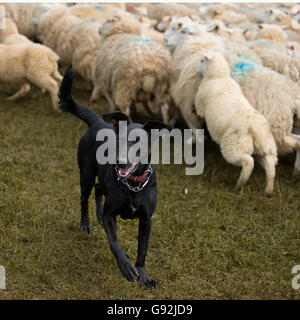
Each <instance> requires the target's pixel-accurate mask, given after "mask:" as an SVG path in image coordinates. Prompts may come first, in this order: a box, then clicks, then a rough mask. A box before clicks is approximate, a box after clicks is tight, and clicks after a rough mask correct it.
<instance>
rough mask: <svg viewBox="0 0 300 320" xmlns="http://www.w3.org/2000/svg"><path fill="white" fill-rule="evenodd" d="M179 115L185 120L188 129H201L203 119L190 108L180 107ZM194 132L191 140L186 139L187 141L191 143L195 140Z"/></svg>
mask: <svg viewBox="0 0 300 320" xmlns="http://www.w3.org/2000/svg"><path fill="white" fill-rule="evenodd" d="M180 111H181V115H182V117H183V119H184V120H185V122H186V124H187V125H188V127H189V128H190V129H193V130H194V129H201V128H202V126H203V124H204V119H202V118H200V117H199V116H198V115H197V114H196V113H195V112H193V110H191V108H188V110H187V108H180ZM195 136H196V135H195V133H194V134H193V137H192V140H190V141H187V143H189V144H192V143H193V142H195V138H194V137H195Z"/></svg>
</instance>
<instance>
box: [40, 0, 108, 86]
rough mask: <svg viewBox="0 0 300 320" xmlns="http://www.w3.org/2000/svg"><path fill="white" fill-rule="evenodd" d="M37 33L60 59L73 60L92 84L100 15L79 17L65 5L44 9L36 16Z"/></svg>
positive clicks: (75, 68)
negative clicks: (98, 17)
mask: <svg viewBox="0 0 300 320" xmlns="http://www.w3.org/2000/svg"><path fill="white" fill-rule="evenodd" d="M35 23H36V25H37V30H36V35H37V37H38V39H39V40H40V41H41V42H42V43H43V44H45V45H46V46H48V47H50V48H51V49H53V50H54V51H55V52H56V53H57V54H58V55H59V57H60V63H61V64H62V65H65V66H68V65H70V64H72V65H73V66H74V70H75V72H77V73H78V74H79V75H81V76H82V77H83V79H85V80H86V81H88V82H89V83H91V84H92V82H93V68H94V63H95V59H96V56H97V51H98V48H99V44H100V40H101V37H100V35H99V33H98V29H99V27H100V26H101V24H102V23H101V22H100V21H99V20H97V19H84V20H82V19H80V18H78V17H76V16H74V15H73V14H71V13H70V12H69V8H68V7H66V6H64V5H56V6H53V7H51V8H48V9H46V10H45V9H43V11H42V12H40V13H38V14H37V16H36V18H35Z"/></svg>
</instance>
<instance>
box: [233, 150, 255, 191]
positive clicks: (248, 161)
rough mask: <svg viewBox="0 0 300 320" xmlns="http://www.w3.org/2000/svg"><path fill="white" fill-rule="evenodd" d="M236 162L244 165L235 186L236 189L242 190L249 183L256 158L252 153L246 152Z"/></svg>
mask: <svg viewBox="0 0 300 320" xmlns="http://www.w3.org/2000/svg"><path fill="white" fill-rule="evenodd" d="M236 164H237V165H240V166H241V167H242V171H241V174H240V177H239V180H238V182H237V184H236V187H235V189H236V190H240V189H241V188H242V187H243V186H244V185H245V184H246V183H247V181H248V180H249V178H250V176H251V174H252V171H253V169H254V159H253V158H252V157H251V156H250V155H248V154H245V155H244V156H243V157H242V158H241V159H240V161H238V162H237V163H236Z"/></svg>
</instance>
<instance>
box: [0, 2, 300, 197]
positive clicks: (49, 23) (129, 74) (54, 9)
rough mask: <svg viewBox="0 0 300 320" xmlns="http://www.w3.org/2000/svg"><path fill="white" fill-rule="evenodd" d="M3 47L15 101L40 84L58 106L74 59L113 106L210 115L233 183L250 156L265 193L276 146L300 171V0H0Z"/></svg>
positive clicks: (172, 119)
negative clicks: (81, 0) (47, 0)
mask: <svg viewBox="0 0 300 320" xmlns="http://www.w3.org/2000/svg"><path fill="white" fill-rule="evenodd" d="M0 56H1V60H0V81H1V82H2V83H6V84H7V83H8V84H9V83H11V84H13V85H18V86H19V90H18V91H17V92H16V93H14V94H13V95H11V96H8V97H7V99H8V100H16V99H22V97H24V96H25V95H26V94H30V93H29V92H30V88H31V85H35V86H37V87H38V88H40V90H41V93H42V94H49V97H50V98H51V103H52V105H53V108H54V110H55V111H56V112H58V96H57V94H58V90H59V86H60V83H61V80H62V74H63V72H64V71H65V70H66V69H67V68H68V66H70V65H72V66H73V68H74V71H75V74H76V76H77V77H79V78H80V79H82V80H83V81H84V82H86V83H87V84H88V85H89V88H90V101H91V102H95V103H97V101H98V102H99V99H100V98H104V99H106V100H107V102H108V104H109V107H110V110H111V111H114V110H120V111H122V112H123V113H125V114H127V115H131V114H133V113H134V114H136V113H137V114H139V113H141V114H146V115H148V116H149V117H154V118H157V119H161V120H162V121H164V122H165V123H167V124H170V125H172V126H175V127H176V125H177V123H178V122H184V123H185V125H186V127H188V128H191V129H200V128H202V126H203V125H204V123H206V128H207V131H208V133H209V135H210V136H211V138H212V139H213V140H214V141H215V142H216V143H217V144H218V145H219V146H220V150H221V153H222V155H223V157H224V159H225V160H226V161H227V162H228V163H230V164H232V165H236V166H239V167H241V168H242V171H241V176H240V178H239V180H238V183H237V188H238V189H239V188H241V187H242V186H243V185H244V184H245V183H246V182H247V180H248V178H249V177H250V175H251V173H252V170H253V167H254V160H255V161H258V163H259V164H260V165H261V166H262V167H263V169H264V170H265V172H266V177H267V178H266V189H265V192H266V193H267V194H271V193H272V192H273V188H274V179H275V166H276V164H277V162H278V155H286V154H289V153H293V152H294V153H295V155H296V160H295V166H294V172H293V173H294V174H295V175H300V135H297V132H298V133H299V132H300V130H298V128H299V127H300V121H299V120H300V4H296V3H294V4H289V3H274V4H267V3H265V4H263V3H238V4H229V3H223V4H213V3H210V4H207V3H193V4H192V3H190V4H189V3H185V4H177V3H165V4H159V3H155V4H151V3H110V4H109V3H97V4H96V3H93V4H68V5H67V4H57V3H53V4H43V3H34V4H33V3H32V4H28V3H26V4H20V3H19V4H16V3H2V4H1V5H0ZM99 108H101V104H99Z"/></svg>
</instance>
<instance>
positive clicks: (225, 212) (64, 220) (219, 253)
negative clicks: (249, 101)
mask: <svg viewBox="0 0 300 320" xmlns="http://www.w3.org/2000/svg"><path fill="white" fill-rule="evenodd" d="M79 88H80V87H78V88H77V90H74V92H75V96H76V97H77V98H78V100H80V101H81V102H82V103H85V104H86V105H89V106H91V105H90V104H89V103H88V95H89V92H88V91H83V90H79ZM4 97H5V94H4V92H0V101H1V102H0V150H1V156H0V265H3V266H5V267H6V273H7V290H0V299H275V298H282V299H299V298H300V290H298V291H296V290H294V289H292V286H291V280H292V277H293V275H292V273H291V269H292V267H293V266H294V265H296V264H300V228H299V227H300V225H299V224H300V223H299V221H300V197H299V190H300V182H299V181H298V180H296V179H295V178H294V177H293V176H292V165H293V158H294V157H293V155H291V156H289V157H287V158H283V159H280V164H279V166H278V169H277V177H276V188H275V193H274V196H273V197H272V198H266V197H265V196H264V194H263V190H264V184H265V177H264V172H263V171H262V170H261V169H260V168H259V167H258V166H256V168H255V171H254V173H253V175H252V176H251V178H250V181H249V183H248V185H247V186H246V187H245V188H244V189H243V190H242V191H241V192H240V193H235V192H234V191H233V187H234V184H235V182H236V180H237V178H238V175H239V172H240V169H239V168H236V167H233V166H231V165H229V164H227V163H226V162H225V161H224V160H223V159H222V157H221V154H220V152H219V149H218V147H217V146H216V145H215V144H214V143H212V142H209V141H208V142H207V143H206V146H205V151H206V152H205V169H204V173H203V174H202V175H201V176H185V174H184V166H178V165H176V166H175V165H157V166H156V171H157V176H158V187H159V195H158V205H157V208H156V212H155V213H154V216H153V232H152V235H151V240H150V244H149V251H148V256H147V261H146V262H147V270H148V273H149V274H150V276H152V277H153V278H155V279H157V280H158V281H159V285H158V287H157V288H155V289H145V288H142V287H141V286H140V285H139V284H138V283H131V282H127V281H126V280H125V279H124V278H122V277H121V274H120V272H119V270H118V268H117V265H116V262H115V259H114V256H113V255H112V254H111V252H110V250H109V246H108V242H107V238H106V235H105V232H104V230H103V229H102V228H101V226H100V225H99V224H98V223H97V221H96V217H95V204H94V196H93V195H92V197H91V198H90V217H91V224H92V226H93V234H92V235H87V234H84V233H81V232H79V230H78V227H79V220H80V202H79V195H80V190H79V172H78V168H77V163H76V152H77V144H78V141H79V139H80V137H81V136H82V135H83V133H84V132H85V130H86V126H85V124H84V123H83V122H81V121H80V120H78V119H76V118H74V117H72V116H71V115H67V114H56V113H54V112H53V110H52V107H51V104H50V99H49V97H48V95H47V94H46V95H44V96H43V97H40V98H38V99H33V98H31V97H30V96H28V97H25V98H23V99H21V100H19V101H18V102H7V101H5V100H4ZM101 105H102V107H101ZM92 107H93V109H94V110H96V111H97V112H98V113H102V112H104V111H106V110H105V107H106V105H105V104H104V103H103V102H102V103H101V104H98V105H92ZM186 188H187V189H188V193H187V194H185V189H186ZM137 222H138V221H123V220H120V219H119V220H118V232H119V238H120V240H121V243H122V244H123V246H124V248H125V249H126V251H127V252H128V254H129V255H130V257H131V259H132V260H133V261H135V257H136V251H137V226H138V224H137Z"/></svg>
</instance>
